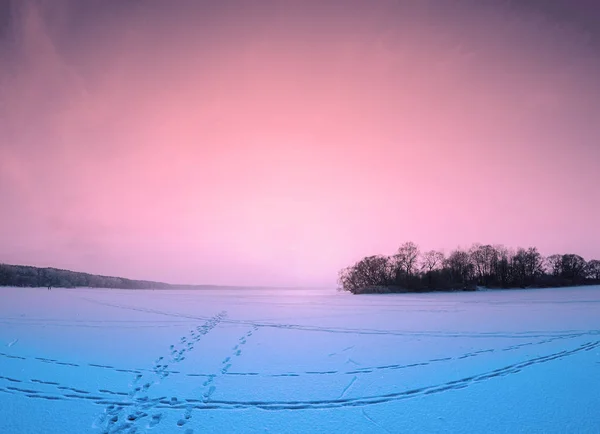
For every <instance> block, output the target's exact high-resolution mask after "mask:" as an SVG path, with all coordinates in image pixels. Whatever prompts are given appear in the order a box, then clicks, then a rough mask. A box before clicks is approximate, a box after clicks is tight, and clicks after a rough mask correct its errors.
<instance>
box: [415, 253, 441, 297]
mask: <svg viewBox="0 0 600 434" xmlns="http://www.w3.org/2000/svg"><path fill="white" fill-rule="evenodd" d="M443 264H444V254H443V253H442V252H438V251H436V250H429V251H428V252H425V253H423V255H422V256H421V270H422V271H424V272H425V274H426V275H427V283H428V286H429V288H431V287H432V286H433V285H432V280H433V272H434V270H439V269H440V268H441V267H442V266H443Z"/></svg>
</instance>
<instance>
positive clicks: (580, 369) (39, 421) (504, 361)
mask: <svg viewBox="0 0 600 434" xmlns="http://www.w3.org/2000/svg"><path fill="white" fill-rule="evenodd" d="M88 432H89V433H133V432H136V433H143V432H149V433H183V434H191V433H206V432H210V433H245V432H249V433H251V432H261V433H265V432H267V433H320V432H323V433H333V432H341V433H361V432H369V433H371V432H372V433H377V432H381V433H388V432H391V433H412V432H414V433H425V432H427V433H429V432H478V433H482V432H488V433H489V432H506V433H514V432H529V433H535V432H544V433H551V432H557V433H558V432H580V433H583V432H590V433H599V432H600V287H598V286H596V287H585V288H562V289H545V290H520V291H486V292H480V293H444V294H420V295H414V294H398V295H362V296H353V295H350V294H347V293H338V292H336V291H335V290H287V289H281V290H275V289H271V290H266V289H242V288H240V289H219V290H216V289H207V290H196V291H158V290H156V291H152V290H148V291H120V290H98V289H88V288H81V289H53V290H52V291H48V290H46V289H30V288H0V433H10V434H12V433H15V434H21V433H48V434H51V433H61V434H64V433H78V434H79V433H88Z"/></svg>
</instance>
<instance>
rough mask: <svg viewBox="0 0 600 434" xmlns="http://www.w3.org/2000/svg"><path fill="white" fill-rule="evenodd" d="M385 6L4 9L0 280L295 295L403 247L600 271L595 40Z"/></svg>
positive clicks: (558, 24)
mask: <svg viewBox="0 0 600 434" xmlns="http://www.w3.org/2000/svg"><path fill="white" fill-rule="evenodd" d="M397 3H398V2H392V1H373V2H361V1H323V2H306V1H294V2H292V1H289V2H286V1H280V2H276V1H268V0H267V1H262V2H251V1H235V2H234V1H223V2H192V1H182V2H167V1H164V2H158V1H157V2H133V1H107V2H101V1H88V2H77V1H60V2H59V1H38V2H35V1H14V2H13V3H12V7H9V8H8V9H7V10H6V11H4V14H5V15H6V14H9V15H7V16H8V20H5V24H4V25H3V27H2V24H0V262H7V263H19V264H29V265H38V266H53V267H59V268H68V269H74V270H79V271H88V272H92V273H100V274H109V275H121V276H126V277H132V278H143V279H150V280H162V281H168V282H173V283H214V284H233V285H235V284H245V285H288V286H302V285H333V284H335V281H336V276H337V271H338V270H339V269H340V268H342V267H344V266H346V265H350V264H351V263H353V262H355V261H356V260H358V259H360V258H361V257H363V256H366V255H370V254H376V253H382V254H391V253H393V252H394V251H395V250H396V249H397V247H398V246H399V245H400V244H401V243H403V242H404V241H408V240H412V241H414V242H416V243H417V244H419V245H420V246H421V247H422V248H423V249H432V248H435V249H442V250H445V251H449V250H450V249H452V248H455V247H457V246H458V245H462V246H468V245H470V244H471V243H474V242H483V243H494V244H495V243H502V244H505V245H508V246H513V247H516V246H523V247H528V246H531V245H534V246H537V247H538V248H539V249H540V251H541V252H542V253H543V254H552V253H567V252H573V253H579V254H581V255H582V256H584V257H585V258H586V259H591V258H592V257H596V258H599V257H600V230H599V229H598V228H599V225H598V222H600V190H599V187H600V170H598V163H599V162H600V81H599V80H598V78H597V77H600V54H599V53H600V50H599V46H600V44H598V39H597V38H598V35H596V34H594V33H593V32H592V33H590V31H589V30H590V29H588V28H586V27H585V22H578V21H577V20H573V21H571V22H566V21H561V20H560V19H561V18H560V15H559V16H557V15H556V14H551V13H549V12H548V13H546V12H545V11H544V10H537V9H536V8H519V9H517V8H516V6H509V5H508V2H481V1H474V0H463V1H460V0H454V1H448V2H439V3H438V2H408V1H407V2H400V3H399V4H397ZM552 3H553V2H552V1H550V0H549V3H548V4H552ZM584 3H585V2H584ZM582 4H583V3H582ZM586 4H587V3H586ZM590 4H592V3H590ZM217 5H218V6H217ZM434 5H435V6H434ZM592 5H593V4H592ZM588 6H589V4H588ZM5 9H6V8H5ZM589 12H591V10H590V11H589ZM0 15H2V11H0ZM583 15H585V14H582V16H583ZM587 15H589V14H587ZM0 23H2V21H1V20H0Z"/></svg>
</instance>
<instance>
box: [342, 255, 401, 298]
mask: <svg viewBox="0 0 600 434" xmlns="http://www.w3.org/2000/svg"><path fill="white" fill-rule="evenodd" d="M390 278H391V267H390V260H389V258H388V257H387V256H368V257H366V258H364V259H362V260H360V261H358V262H357V263H356V264H354V265H353V266H351V267H347V268H344V269H343V270H342V271H340V273H339V276H338V283H339V284H340V286H341V287H342V289H343V290H345V291H350V292H352V293H354V294H357V293H361V292H363V291H365V290H373V288H376V287H385V286H386V285H389V283H390V280H391V279H390Z"/></svg>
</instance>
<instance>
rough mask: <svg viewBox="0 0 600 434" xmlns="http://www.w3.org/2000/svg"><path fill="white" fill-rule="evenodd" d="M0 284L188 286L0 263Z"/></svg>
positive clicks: (99, 286)
mask: <svg viewBox="0 0 600 434" xmlns="http://www.w3.org/2000/svg"><path fill="white" fill-rule="evenodd" d="M0 286H28V287H49V286H50V287H57V288H75V287H90V288H115V289H184V288H190V289H191V288H195V286H191V285H171V284H169V283H164V282H152V281H148V280H132V279H126V278H124V277H113V276H99V275H96V274H89V273H80V272H77V271H70V270H60V269H58V268H39V267H30V266H27V265H9V264H0Z"/></svg>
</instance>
